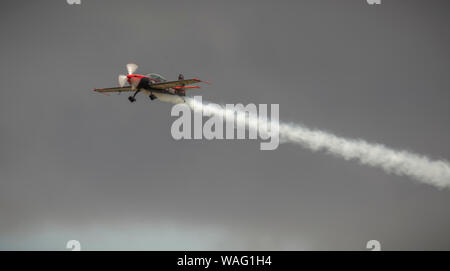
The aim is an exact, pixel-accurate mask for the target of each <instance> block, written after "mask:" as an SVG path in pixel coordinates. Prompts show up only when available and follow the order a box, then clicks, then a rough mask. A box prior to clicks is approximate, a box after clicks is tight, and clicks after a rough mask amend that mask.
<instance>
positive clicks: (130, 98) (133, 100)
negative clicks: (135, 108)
mask: <svg viewBox="0 0 450 271" xmlns="http://www.w3.org/2000/svg"><path fill="white" fill-rule="evenodd" d="M139 91H141V90H140V89H138V90H136V92H135V93H134V95H133V96H130V97H128V101H130V103H134V102H135V101H136V95H137V94H138V93H139Z"/></svg>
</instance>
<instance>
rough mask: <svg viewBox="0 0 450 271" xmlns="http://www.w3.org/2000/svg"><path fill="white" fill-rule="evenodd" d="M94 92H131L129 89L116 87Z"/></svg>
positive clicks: (97, 89)
mask: <svg viewBox="0 0 450 271" xmlns="http://www.w3.org/2000/svg"><path fill="white" fill-rule="evenodd" d="M94 91H97V92H100V93H108V92H126V91H133V90H132V89H131V87H116V88H96V89H94Z"/></svg>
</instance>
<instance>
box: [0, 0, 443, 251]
mask: <svg viewBox="0 0 450 271" xmlns="http://www.w3.org/2000/svg"><path fill="white" fill-rule="evenodd" d="M449 8H450V3H449V2H448V1H444V0H442V1H437V0H436V1H424V0H421V1H419V0H417V1H416V0H383V1H382V4H381V5H376V6H370V5H368V4H367V3H366V1H364V0H345V1H335V0H320V1H318V0H302V1H206V0H205V1H167V0H165V1H137V0H131V1H111V0H108V1H106V0H103V1H102V0H92V1H87V0H82V4H81V5H79V6H75V5H74V6H70V5H68V4H67V3H66V1H65V0H53V1H17V0H16V1H12V0H7V1H2V8H1V11H0V13H1V14H0V15H1V16H0V22H1V24H0V34H1V37H2V42H1V44H2V45H1V49H2V50H1V51H0V55H1V60H2V61H1V64H0V79H1V92H0V128H1V133H0V249H2V250H9V249H18V250H22V249H55V250H64V249H65V244H66V242H67V241H68V240H71V239H76V240H79V241H80V242H81V245H82V249H85V250H89V249H150V250H154V249H169V250H171V249H182V250H184V249H186V250H189V249H195V250H198V249H200V250H209V249H216V250H217V249H219V250H222V249H253V250H255V249H256V250H259V249H262V250H266V249H271V250H284V249H296V250H297V249H298V250H303V249H307V250H364V249H365V246H366V243H367V241H369V240H371V239H376V240H378V241H380V242H381V245H382V248H383V249H386V250H398V249H408V250H409V249H412V250H422V249H426V250H429V249H446V250H448V249H450V210H449V206H450V191H449V190H448V189H446V190H438V189H436V188H435V187H432V186H428V185H424V184H419V183H417V182H414V181H411V180H410V179H409V178H408V177H399V176H393V175H388V174H386V173H385V172H384V171H382V170H380V169H377V168H370V167H366V166H361V165H358V164H357V163H355V162H352V161H345V160H343V159H340V158H336V157H332V156H329V155H326V154H324V153H320V152H319V153H312V152H311V151H309V150H305V149H302V148H301V147H299V146H295V145H290V144H282V145H280V147H279V148H278V149H277V150H275V151H260V150H259V142H258V141H248V140H240V141H238V140H233V141H225V140H223V141H220V140H213V141H206V140H197V141H194V140H182V141H175V140H174V139H172V136H171V134H170V127H171V125H172V122H173V121H174V118H172V117H170V110H171V106H172V105H170V104H167V103H163V102H160V101H157V100H156V101H150V99H149V98H148V97H146V96H144V95H138V96H137V102H136V103H134V104H131V103H130V102H129V101H128V100H127V96H128V95H127V94H122V95H120V96H119V95H115V94H114V95H111V96H109V97H108V96H105V95H101V94H98V93H94V92H93V91H92V89H93V88H102V87H113V86H116V85H117V75H118V74H120V73H125V72H126V69H125V65H126V64H127V63H129V62H135V63H137V64H139V70H138V72H142V73H149V72H156V73H159V74H162V75H164V76H165V77H167V78H168V79H176V78H177V76H178V74H179V73H183V74H184V75H185V77H186V78H189V77H199V78H201V79H204V80H207V81H211V82H212V83H213V84H212V85H211V86H207V87H204V88H202V90H200V91H201V92H196V93H201V94H202V95H203V99H204V100H209V101H214V102H217V103H244V104H247V103H256V104H259V103H265V104H267V103H269V104H270V103H276V104H279V105H280V119H281V120H283V121H291V122H295V123H301V124H304V125H306V126H308V127H311V128H319V129H323V130H327V131H330V132H333V133H335V134H337V135H340V136H345V137H349V138H363V139H365V140H368V141H370V142H378V143H383V144H385V145H387V146H390V147H393V148H395V149H406V150H410V151H413V152H416V153H420V154H426V155H428V156H430V157H432V158H435V159H438V158H441V159H446V160H449V159H450V146H449V144H448V142H449V138H450V126H449V123H450V92H449V89H450V76H449V74H448V73H449V71H450V61H449V60H450V54H449V48H450V32H449V31H448V30H449V27H450V17H449V16H448V14H449V11H450V10H449Z"/></svg>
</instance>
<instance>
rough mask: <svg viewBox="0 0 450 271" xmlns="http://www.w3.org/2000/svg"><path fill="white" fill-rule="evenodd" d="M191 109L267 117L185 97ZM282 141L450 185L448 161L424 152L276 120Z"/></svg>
mask: <svg viewBox="0 0 450 271" xmlns="http://www.w3.org/2000/svg"><path fill="white" fill-rule="evenodd" d="M186 103H187V105H188V106H189V107H190V108H192V109H193V110H197V111H198V110H202V111H203V114H204V115H206V116H210V115H220V116H224V117H225V119H226V120H227V121H229V120H234V118H235V113H237V116H236V121H244V122H245V120H246V118H248V119H247V122H246V124H247V128H253V129H254V128H259V129H261V127H268V126H270V125H271V123H270V121H268V120H261V119H258V118H251V117H250V116H247V115H245V112H235V111H230V110H227V109H225V108H224V107H222V106H218V105H216V104H207V103H201V102H199V101H197V100H195V99H191V98H186ZM279 131H280V139H281V140H282V142H290V143H294V144H298V145H300V146H302V147H305V148H307V149H310V150H312V151H320V150H324V151H326V152H328V153H330V154H332V155H335V156H337V157H342V158H344V159H346V160H356V161H358V162H359V163H360V164H363V165H368V166H372V167H378V168H381V169H383V170H384V171H385V172H387V173H391V174H396V175H399V176H408V177H410V178H412V179H415V180H417V181H419V182H421V183H424V184H429V185H433V186H435V187H437V188H450V164H449V163H448V162H447V161H444V160H431V159H429V158H428V157H426V156H423V155H419V154H415V153H411V152H408V151H400V150H393V149H390V148H388V147H386V146H384V145H381V144H373V143H368V142H366V141H364V140H361V139H347V138H342V137H338V136H335V135H333V134H330V133H328V132H324V131H319V130H312V129H309V128H307V127H304V126H302V125H297V124H288V123H279Z"/></svg>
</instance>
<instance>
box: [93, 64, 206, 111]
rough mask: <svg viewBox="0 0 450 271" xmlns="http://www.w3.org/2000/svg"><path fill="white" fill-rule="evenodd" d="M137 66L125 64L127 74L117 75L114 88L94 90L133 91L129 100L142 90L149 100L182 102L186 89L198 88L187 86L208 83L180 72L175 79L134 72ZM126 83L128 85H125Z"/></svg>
mask: <svg viewBox="0 0 450 271" xmlns="http://www.w3.org/2000/svg"><path fill="white" fill-rule="evenodd" d="M137 68H138V66H137V65H136V64H134V63H130V64H127V71H128V75H124V74H121V75H119V78H118V79H119V86H120V87H115V88H96V89H94V91H97V92H100V93H104V94H107V93H110V92H116V93H119V94H120V93H121V92H129V91H134V94H133V95H132V96H129V97H128V100H129V101H130V102H132V103H133V102H135V101H136V95H137V94H138V93H139V92H143V93H145V94H146V95H148V96H149V97H150V99H151V100H154V99H160V100H162V101H168V102H174V103H183V102H184V99H183V98H182V96H186V90H187V89H195V88H200V87H199V86H188V85H192V84H196V83H201V82H204V83H208V82H205V81H202V80H200V79H197V78H194V79H187V80H185V79H184V76H183V75H182V74H180V75H179V76H178V80H177V81H167V80H166V79H164V77H162V76H161V75H159V74H156V73H150V74H147V75H140V74H134V72H135V71H136V70H137ZM126 83H128V85H129V86H125V84H126Z"/></svg>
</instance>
